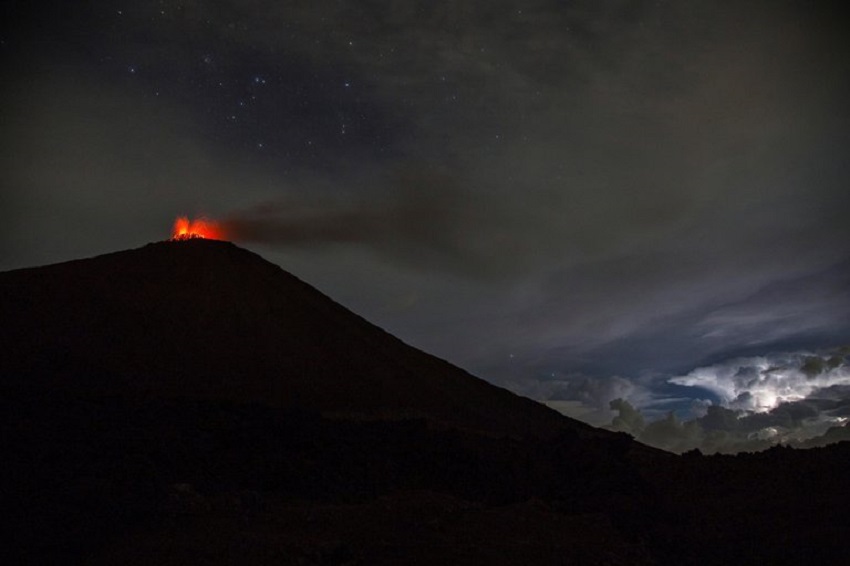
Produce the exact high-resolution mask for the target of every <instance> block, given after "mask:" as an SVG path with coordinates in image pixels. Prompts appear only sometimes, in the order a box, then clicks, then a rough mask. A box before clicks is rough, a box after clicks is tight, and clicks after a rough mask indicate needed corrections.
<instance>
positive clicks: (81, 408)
mask: <svg viewBox="0 0 850 566" xmlns="http://www.w3.org/2000/svg"><path fill="white" fill-rule="evenodd" d="M0 321H2V324H0V411H2V413H1V414H2V419H0V427H2V428H0V431H2V437H0V442H2V444H0V450H2V456H3V460H4V465H3V466H2V472H0V473H2V475H0V489H2V491H0V497H2V500H0V505H2V509H3V511H2V513H3V514H4V515H5V517H4V521H3V522H4V524H5V525H7V526H8V528H6V529H4V531H3V537H4V538H5V539H7V540H5V541H3V544H2V548H3V549H5V552H6V553H8V554H9V556H8V557H7V560H4V563H15V562H22V563H74V562H80V563H94V564H98V563H102V564H109V563H122V564H151V563H156V564H237V563H238V564H245V563H251V564H439V563H443V564H462V563H470V564H481V563H487V564H517V563H524V564H563V563H570V562H575V563H581V564H644V563H645V564H651V563H659V562H660V563H665V562H670V563H674V562H680V561H682V560H697V561H699V562H703V563H730V562H733V563H734V562H736V558H740V557H746V558H747V560H750V559H770V560H771V561H774V562H778V561H781V560H784V559H786V558H789V557H791V558H793V559H798V558H799V557H800V556H803V555H802V554H801V551H800V549H801V548H802V549H805V550H806V552H807V554H805V556H807V557H812V556H815V557H817V558H818V559H820V560H821V561H825V562H828V561H829V559H830V558H831V557H832V556H834V552H836V548H835V547H834V546H830V545H829V544H827V543H828V542H829V541H840V540H842V536H844V535H846V534H847V531H848V529H847V523H846V521H845V520H843V519H842V517H843V516H844V514H843V513H844V510H845V509H846V508H847V503H848V502H850V501H848V497H847V494H846V493H844V491H843V490H842V489H841V486H842V484H841V483H840V482H838V481H837V480H834V479H831V478H834V470H835V469H836V468H837V467H838V466H842V465H844V464H846V460H847V450H846V448H845V447H843V446H842V445H838V446H835V447H830V448H829V449H823V450H820V451H813V452H811V454H812V456H802V457H800V456H798V451H791V453H788V452H786V451H772V452H771V453H770V454H767V455H766V456H763V457H761V458H760V459H752V458H751V459H746V458H740V459H734V458H728V459H724V458H703V457H698V456H695V455H690V456H689V457H686V458H678V457H674V456H672V455H669V454H666V453H662V452H658V451H655V450H651V449H648V448H646V447H643V446H642V445H639V444H637V443H635V442H633V441H632V440H631V439H630V438H629V437H627V436H625V435H620V434H612V433H609V432H606V431H601V430H596V429H592V428H591V427H588V426H587V425H584V424H581V423H579V422H577V421H574V420H571V419H568V418H566V417H563V416H561V415H559V414H557V413H555V412H553V411H551V410H549V409H547V408H546V407H543V406H542V405H540V404H537V403H535V402H533V401H530V400H528V399H524V398H521V397H518V396H516V395H513V394H512V393H510V392H508V391H505V390H502V389H499V388H497V387H494V386H492V385H489V384H487V383H486V382H484V381H482V380H480V379H477V378H475V377H473V376H471V375H469V374H468V373H466V372H464V371H462V370H460V369H458V368H456V367H454V366H452V365H450V364H448V363H446V362H444V361H442V360H439V359H437V358H434V357H433V356H430V355H428V354H425V353H423V352H420V351H418V350H416V349H415V348H412V347H410V346H408V345H405V344H404V343H402V342H401V341H399V340H397V339H396V338H394V337H392V336H390V335H389V334H387V333H386V332H384V331H382V330H380V329H379V328H377V327H375V326H373V325H371V324H370V323H368V322H366V321H365V320H363V319H362V318H360V317H358V316H357V315H355V314H353V313H351V312H350V311H348V310H347V309H345V308H344V307H342V306H340V305H338V304H336V303H334V302H333V301H332V300H330V299H329V298H327V297H325V296H324V295H322V294H321V293H319V292H318V291H316V290H315V289H313V288H311V287H310V286H309V285H307V284H305V283H303V282H302V281H300V280H298V279H297V278H295V277H293V276H292V275H290V274H288V273H286V272H285V271H283V270H282V269H280V268H279V267H277V266H275V265H273V264H271V263H269V262H267V261H265V260H263V259H262V258H260V257H259V256H257V255H255V254H253V253H251V252H248V251H246V250H243V249H240V248H238V247H236V246H234V245H233V244H230V243H227V242H220V241H211V240H202V239H193V240H187V241H181V242H161V243H156V244H149V245H148V246H145V247H143V248H140V249H136V250H130V251H125V252H118V253H114V254H109V255H105V256H100V257H96V258H92V259H86V260H79V261H73V262H68V263H63V264H57V265H52V266H46V267H40V268H33V269H24V270H17V271H12V272H7V273H2V274H0ZM786 465H787V466H792V467H793V469H794V470H796V471H794V472H792V473H785V472H783V471H782V470H783V466H786ZM800 471H805V474H806V476H805V477H806V478H807V479H809V480H811V479H817V481H816V482H812V483H806V484H805V485H803V483H801V482H802V480H800V481H797V479H789V478H797V477H798V476H797V473H798V472H800ZM830 474H833V475H830ZM727 482H728V485H729V486H730V488H729V491H728V492H729V493H732V494H736V495H735V497H736V498H737V499H736V500H732V498H731V497H730V498H727V497H724V493H725V491H724V489H723V487H722V486H724V485H726V484H727ZM742 502H743V503H742ZM813 502H814V503H813ZM732 504H736V505H746V506H747V509H754V510H760V511H759V512H758V513H756V514H755V515H754V517H757V520H753V521H748V520H747V518H746V517H747V514H746V513H743V514H742V513H740V508H739V507H735V508H734V509H736V514H735V517H736V519H735V520H734V521H730V520H729V513H730V507H729V505H732ZM765 510H767V511H765ZM803 510H805V511H806V513H802V511H803ZM814 511H817V513H816V514H813V512H814ZM778 527H781V529H779V528H778ZM789 530H791V531H793V532H794V533H795V535H794V538H789V537H787V536H786V535H785V534H783V533H788V532H789ZM754 533H755V534H757V535H758V536H759V540H760V541H761V542H762V544H760V545H756V546H755V547H754V546H753V545H752V544H751V539H749V538H748V537H749V536H751V535H752V534H754Z"/></svg>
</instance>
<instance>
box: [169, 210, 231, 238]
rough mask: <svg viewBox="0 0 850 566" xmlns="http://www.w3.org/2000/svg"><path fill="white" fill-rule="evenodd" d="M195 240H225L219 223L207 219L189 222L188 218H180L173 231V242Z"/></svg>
mask: <svg viewBox="0 0 850 566" xmlns="http://www.w3.org/2000/svg"><path fill="white" fill-rule="evenodd" d="M195 238H207V239H209V240H223V239H224V232H223V231H222V229H221V226H220V225H219V224H218V222H214V221H212V220H209V219H207V218H196V219H195V220H189V218H187V217H186V216H178V217H177V220H175V221H174V228H173V229H172V230H171V239H172V240H176V241H179V240H192V239H195Z"/></svg>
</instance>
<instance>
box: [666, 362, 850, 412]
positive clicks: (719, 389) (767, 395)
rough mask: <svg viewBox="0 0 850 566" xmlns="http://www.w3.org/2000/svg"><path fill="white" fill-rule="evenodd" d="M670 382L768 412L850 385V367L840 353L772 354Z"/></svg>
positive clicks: (699, 370)
mask: <svg viewBox="0 0 850 566" xmlns="http://www.w3.org/2000/svg"><path fill="white" fill-rule="evenodd" d="M670 383H673V384H676V385H684V386H688V387H699V388H702V389H705V390H707V391H710V392H712V393H714V394H715V395H717V396H718V397H719V398H720V399H721V403H722V405H723V406H725V407H728V408H732V409H741V410H746V411H754V412H767V411H770V410H772V409H775V408H776V407H778V406H779V405H780V404H781V403H788V402H794V401H800V400H803V399H806V398H807V397H809V396H810V395H812V394H813V393H815V392H816V391H818V390H821V389H824V388H828V387H832V386H835V385H848V384H850V368H848V366H847V365H846V364H845V362H844V358H843V357H842V356H841V355H840V354H838V353H836V354H833V355H829V356H821V355H817V354H812V353H809V352H797V353H792V354H771V355H768V356H757V357H750V358H737V359H734V360H730V361H728V362H723V363H720V364H715V365H711V366H706V367H700V368H696V369H694V370H693V371H691V372H689V373H688V374H686V375H683V376H678V377H674V378H671V379H670Z"/></svg>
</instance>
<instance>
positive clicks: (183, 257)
mask: <svg viewBox="0 0 850 566" xmlns="http://www.w3.org/2000/svg"><path fill="white" fill-rule="evenodd" d="M0 297H2V298H0V317H2V320H3V321H4V323H3V325H2V328H0V372H2V374H4V375H5V376H7V377H6V379H7V385H8V384H9V381H8V380H18V381H19V383H20V384H21V385H30V386H31V385H32V384H33V383H41V384H42V386H45V387H50V388H53V389H57V390H61V389H71V390H87V391H98V392H100V393H109V394H115V395H131V396H140V395H153V396H168V397H189V398H203V399H217V400H229V401H234V402H243V403H247V402H255V403H264V404H268V405H271V406H275V407H290V408H292V407H298V408H300V409H309V410H316V411H319V412H321V413H322V414H325V415H338V416H342V417H353V416H357V417H361V418H400V417H404V418H411V417H422V418H426V419H428V420H429V421H431V422H433V423H443V424H445V425H449V426H456V427H460V428H466V429H471V430H478V431H487V432H491V433H495V434H513V435H527V434H538V435H549V434H552V433H553V432H557V431H558V430H560V429H562V428H564V427H572V428H574V429H577V430H581V431H583V432H585V433H588V434H590V433H594V434H596V433H595V432H593V429H591V428H590V427H588V426H586V425H583V424H581V423H579V422H577V421H572V420H568V419H566V418H564V417H562V416H561V415H559V414H557V413H555V412H554V411H551V410H550V409H547V408H545V407H543V406H541V405H539V404H538V403H535V402H533V401H530V400H528V399H525V398H522V397H519V396H516V395H514V394H512V393H509V392H508V391H506V390H503V389H500V388H497V387H494V386H492V385H490V384H488V383H486V382H484V381H483V380H480V379H478V378H475V377H473V376H471V375H469V374H468V373H466V372H464V371H462V370H460V369H459V368H457V367H454V366H452V365H450V364H449V363H447V362H445V361H442V360H439V359H437V358H435V357H433V356H430V355H428V354H425V353H423V352H421V351H419V350H416V349H415V348H412V347H410V346H408V345H406V344H404V343H402V342H401V341H400V340H398V339H396V338H394V337H393V336H391V335H390V334H388V333H386V332H384V331H382V330H381V329H379V328H377V327H376V326H374V325H372V324H370V323H368V322H367V321H366V320H364V319H363V318H361V317H359V316H357V315H355V314H354V313H352V312H351V311H349V310H347V309H346V308H344V307H342V306H341V305H339V304H337V303H335V302H334V301H332V300H331V299H329V298H328V297H326V296H324V295H323V294H321V293H320V292H319V291H317V290H316V289H314V288H312V287H310V286H309V285H307V284H306V283H304V282H302V281H301V280H299V279H297V278H296V277H294V276H293V275H291V274H289V273H287V272H285V271H284V270H282V269H281V268H279V267H278V266H276V265H274V264H271V263H269V262H268V261H265V260H264V259H262V258H261V257H259V256H258V255H256V254H254V253H252V252H249V251H247V250H244V249H241V248H239V247H237V246H235V245H234V244H232V243H228V242H223V241H216V240H210V239H203V238H192V239H186V240H183V241H168V242H160V243H154V244H150V245H147V246H145V247H143V248H140V249H136V250H130V251H125V252H118V253H113V254H109V255H104V256H100V257H96V258H93V259H85V260H80V261H72V262H68V263H63V264H58V265H51V266H47V267H40V268H35V269H24V270H18V271H13V272H9V273H4V274H2V276H0ZM9 376H11V377H9Z"/></svg>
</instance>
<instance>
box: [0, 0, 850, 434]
mask: <svg viewBox="0 0 850 566" xmlns="http://www.w3.org/2000/svg"><path fill="white" fill-rule="evenodd" d="M825 6H828V3H825V2H803V1H797V2H783V1H775V0H765V1H761V2H664V1H657V2H656V1H653V2H648V1H647V2H644V1H596V0H588V1H578V2H562V1H554V0H551V1H544V0H538V1H526V2H507V1H501V0H470V1H462V0H458V1H456V2H433V1H430V0H420V1H409V0H386V1H380V0H362V1H359V2H338V1H333V2H331V1H323V0H312V1H309V2H302V1H293V2H272V1H268V0H215V1H194V0H187V1H185V2H172V1H156V2H154V1H133V2H121V1H95V0H91V1H78V2H53V3H52V5H51V3H49V2H40V3H34V2H27V1H20V2H16V1H11V2H4V4H3V12H4V13H3V21H4V23H3V24H2V25H3V28H2V36H0V49H2V60H3V77H2V79H3V80H2V109H0V112H2V194H1V195H0V214H2V217H0V269H11V268H16V267H23V266H31V265H37V264H44V263H51V262H56V261H61V260H67V259H73V258H78V257H83V256H91V255H95V254H98V253H103V252H108V251H114V250H118V249H125V248H131V247H138V246H140V245H143V244H145V243H147V242H149V241H153V240H160V239H164V238H165V237H167V236H168V235H169V234H168V231H169V227H170V224H171V222H172V221H173V219H174V217H175V216H176V215H178V214H187V215H190V216H195V215H201V214H205V215H208V216H210V217H211V218H216V219H219V220H223V221H225V222H226V225H227V226H228V227H229V228H230V230H231V237H232V239H233V240H235V241H236V242H237V243H238V244H240V245H243V246H245V247H249V248H251V249H254V250H256V251H258V252H260V253H261V254H263V255H264V256H265V257H267V258H268V259H270V260H272V261H274V262H276V263H278V264H279V265H281V266H282V267H283V268H284V269H287V270H288V271H291V272H293V273H295V274H296V275H298V276H299V277H301V278H302V279H305V280H306V281H308V282H309V283H312V284H313V285H315V286H317V287H319V288H320V289H321V290H323V291H324V292H326V293H327V294H329V295H331V296H332V297H334V298H335V299H337V300H338V301H340V302H342V303H343V304H345V305H346V306H348V307H350V308H352V309H353V310H355V311H356V312H358V313H359V314H361V315H363V316H365V317H366V318H367V319H369V320H371V321H373V322H375V323H377V324H378V325H379V326H382V327H384V328H385V329H387V330H388V331H390V332H392V333H393V334H396V335H398V336H399V337H401V338H403V339H404V340H406V341H408V342H409V343H411V344H413V345H415V346H417V347H420V348H422V349H425V350H427V351H430V352H432V353H434V354H436V355H439V356H441V357H444V358H447V359H449V360H450V361H452V362H454V363H456V364H459V365H460V366H462V367H464V368H466V369H468V370H470V371H472V372H473V373H475V374H476V375H479V376H481V377H483V378H485V379H488V380H490V381H492V382H494V383H497V384H501V385H506V386H508V387H510V388H512V389H514V390H516V391H518V392H521V393H524V394H526V395H530V396H533V397H535V398H539V399H552V400H557V401H564V402H566V403H567V405H569V407H568V408H570V407H571V409H570V410H574V409H576V407H579V408H580V409H581V411H585V412H587V411H591V410H593V411H597V413H598V414H597V416H596V417H595V418H597V419H599V418H609V417H610V415H611V413H610V412H608V413H606V411H607V409H608V401H610V400H611V399H613V398H616V397H623V398H627V399H629V402H630V403H632V405H635V406H638V407H640V408H642V409H644V410H648V411H649V412H652V411H656V412H658V411H663V410H665V407H678V408H682V407H686V406H689V404H690V403H691V399H702V400H710V401H712V402H713V403H715V404H722V405H723V406H724V407H730V406H732V405H734V403H732V402H731V401H729V400H727V399H724V398H723V396H722V395H720V394H719V393H718V391H719V390H718V389H717V387H715V386H714V385H712V384H713V383H714V384H715V385H716V382H717V379H719V378H717V375H716V372H715V374H712V375H713V376H714V377H712V378H705V377H703V378H701V379H702V381H700V380H699V379H696V378H692V379H690V380H688V379H684V377H683V376H687V375H695V374H693V372H694V371H695V370H696V369H697V368H698V367H701V366H706V367H710V366H712V364H715V365H716V364H728V363H729V362H728V360H730V359H733V358H736V357H739V356H745V357H746V356H766V355H771V356H772V355H778V354H777V353H779V352H785V353H796V352H801V351H803V350H806V351H809V352H815V351H816V350H818V349H821V348H831V347H833V346H838V345H841V344H844V343H848V342H850V316H848V313H850V263H848V258H850V220H849V219H848V214H850V190H848V189H850V186H848V181H850V159H848V149H850V139H848V138H850V104H848V102H847V101H848V100H850V56H848V40H847V39H846V38H845V37H846V33H844V32H845V30H846V25H845V24H846V22H845V21H844V20H842V19H841V16H840V15H841V12H840V11H838V10H836V11H834V12H833V11H831V10H830V9H827V8H825ZM823 355H824V356H826V354H823ZM747 359H750V358H747ZM794 359H798V358H794ZM799 359H803V358H799ZM801 363H802V362H801ZM733 365H734V364H733ZM744 365H746V364H744ZM750 365H752V364H750ZM798 365H799V364H798ZM718 367H719V366H718ZM747 367H750V366H747ZM833 369H835V368H833ZM838 370H840V371H843V370H841V368H838ZM838 370H837V371H838ZM700 375H702V374H700ZM836 375H837V374H836ZM842 375H844V374H842ZM675 377H679V378H681V379H678V380H675V382H671V381H670V379H671V378H675ZM836 379H838V377H836ZM712 380H714V381H712ZM833 381H834V380H833ZM833 381H830V379H826V381H825V382H824V383H823V386H824V387H827V386H831V385H834V383H833ZM839 381H840V380H839ZM695 386H696V387H695ZM713 387H714V388H713ZM816 392H817V391H816V390H815V391H814V393H816ZM814 393H813V392H812V391H811V390H808V389H807V390H806V392H805V393H804V394H801V395H802V396H803V397H808V396H810V395H812V394H814ZM789 395H790V394H789ZM789 398H796V397H793V395H792V396H790V397H789ZM570 404H571V405H570ZM565 406H566V405H565ZM750 408H752V407H750ZM581 411H580V412H581ZM599 411H601V413H599ZM600 415H602V416H600Z"/></svg>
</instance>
